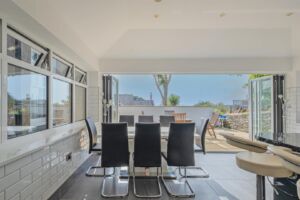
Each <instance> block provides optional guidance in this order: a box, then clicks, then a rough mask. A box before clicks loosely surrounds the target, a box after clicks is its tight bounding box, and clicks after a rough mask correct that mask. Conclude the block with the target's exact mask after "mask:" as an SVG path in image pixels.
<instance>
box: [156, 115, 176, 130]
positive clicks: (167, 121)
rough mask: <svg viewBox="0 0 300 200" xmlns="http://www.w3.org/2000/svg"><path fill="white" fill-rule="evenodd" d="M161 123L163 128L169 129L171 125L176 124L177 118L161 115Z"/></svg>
mask: <svg viewBox="0 0 300 200" xmlns="http://www.w3.org/2000/svg"><path fill="white" fill-rule="evenodd" d="M159 122H160V126H161V127H169V126H170V123H174V122H175V117H174V116H169V115H161V116H159Z"/></svg>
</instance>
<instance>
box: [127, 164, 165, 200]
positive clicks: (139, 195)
mask: <svg viewBox="0 0 300 200" xmlns="http://www.w3.org/2000/svg"><path fill="white" fill-rule="evenodd" d="M159 168H160V173H161V175H162V167H157V169H156V170H157V171H156V172H157V174H156V178H157V186H158V190H159V192H158V194H156V195H141V194H138V193H137V191H136V186H135V167H133V194H134V196H136V197H138V198H159V197H161V196H162V191H161V185H160V180H159Z"/></svg>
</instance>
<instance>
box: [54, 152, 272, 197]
mask: <svg viewBox="0 0 300 200" xmlns="http://www.w3.org/2000/svg"><path fill="white" fill-rule="evenodd" d="M234 156H235V155H234V154H225V153H222V154H221V153H209V154H207V155H205V156H204V155H202V154H200V153H199V154H197V156H196V160H197V163H198V164H199V165H201V166H203V167H204V168H205V169H206V170H207V171H208V172H209V173H210V178H209V179H190V182H191V185H192V187H193V189H194V190H195V192H196V197H195V198H194V199H197V200H218V199H219V200H236V199H241V200H254V199H255V193H256V189H255V184H256V183H255V175H253V174H251V173H248V172H245V171H243V170H240V169H239V168H238V167H237V166H236V164H235V157H234ZM96 160H97V157H96V156H92V157H91V158H90V159H89V160H88V161H86V163H85V164H84V165H83V166H82V167H81V168H80V169H79V170H77V172H76V175H75V176H73V178H71V179H70V180H69V181H67V183H66V184H65V185H64V187H62V188H61V190H59V191H58V192H57V193H56V195H54V196H53V197H52V198H51V200H57V199H60V200H97V199H102V198H101V197H100V187H101V184H102V179H101V178H91V177H86V176H85V174H84V172H85V170H86V168H87V166H89V165H90V164H92V163H94V162H95V161H96ZM162 189H163V197H162V198H160V199H174V198H169V197H168V195H167V194H166V191H165V189H164V188H163V187H162ZM132 191H133V190H132V186H131V187H130V194H129V196H128V197H127V198H125V199H136V198H134V196H133V194H132ZM267 199H268V200H271V199H272V191H271V188H270V186H269V185H268V183H267Z"/></svg>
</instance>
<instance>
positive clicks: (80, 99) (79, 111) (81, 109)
mask: <svg viewBox="0 0 300 200" xmlns="http://www.w3.org/2000/svg"><path fill="white" fill-rule="evenodd" d="M85 100H86V89H85V88H84V87H80V86H77V85H76V87H75V103H76V106H75V109H76V112H75V121H80V120H84V119H85V113H86V103H85Z"/></svg>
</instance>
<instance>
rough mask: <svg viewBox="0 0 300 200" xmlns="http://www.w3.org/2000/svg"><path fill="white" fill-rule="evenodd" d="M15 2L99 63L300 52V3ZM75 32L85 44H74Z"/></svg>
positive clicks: (297, 0) (213, 0) (232, 0)
mask: <svg viewBox="0 0 300 200" xmlns="http://www.w3.org/2000/svg"><path fill="white" fill-rule="evenodd" d="M14 2H15V3H16V4H17V5H18V6H20V7H21V8H22V9H24V10H25V11H26V12H28V13H29V14H30V15H31V16H33V17H34V18H35V19H36V20H37V21H39V22H40V23H41V24H43V25H44V26H45V27H47V28H48V29H49V31H51V32H52V33H53V34H55V35H56V36H57V37H58V38H60V39H61V40H62V41H65V42H66V44H67V45H69V46H71V47H72V48H78V49H80V48H82V45H84V46H85V47H86V48H87V49H89V50H90V52H91V53H92V54H93V55H94V56H96V57H97V58H98V59H99V61H100V60H103V59H120V58H122V59H128V58H129V59H144V58H146V59H158V58H168V59H169V58H185V59H186V58H207V57H209V58H213V57H221V58H222V57H289V56H293V55H294V54H296V53H297V50H298V49H299V48H300V44H299V47H298V46H297V45H298V44H295V43H296V42H295V41H296V39H295V37H299V36H297V34H296V33H295V30H296V31H298V30H300V23H299V21H300V12H299V11H300V0H222V1H220V0H161V2H156V1H155V0H87V1H83V0H51V1H49V0H14ZM58 26H59V27H60V28H61V29H62V30H63V29H66V30H68V31H65V34H64V31H57V27H58ZM298 26H299V27H298ZM70 32H72V33H74V35H76V38H78V40H80V42H78V40H77V41H76V40H74V41H71V40H70V39H68V34H69V33H70ZM73 38H74V37H73Z"/></svg>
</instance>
